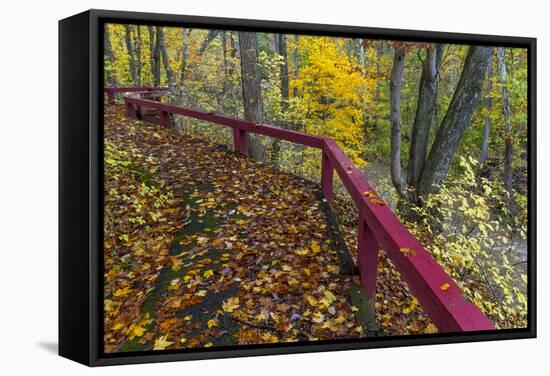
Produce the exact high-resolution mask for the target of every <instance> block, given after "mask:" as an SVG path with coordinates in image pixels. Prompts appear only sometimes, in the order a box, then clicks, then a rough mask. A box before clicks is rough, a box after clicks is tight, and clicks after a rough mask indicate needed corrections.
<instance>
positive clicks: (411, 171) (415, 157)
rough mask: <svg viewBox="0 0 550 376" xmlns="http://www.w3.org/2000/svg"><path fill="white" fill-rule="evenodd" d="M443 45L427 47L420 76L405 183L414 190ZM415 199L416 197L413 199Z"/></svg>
mask: <svg viewBox="0 0 550 376" xmlns="http://www.w3.org/2000/svg"><path fill="white" fill-rule="evenodd" d="M442 53H443V45H441V44H437V45H435V46H432V47H431V48H428V49H427V51H426V58H425V60H424V65H423V67H422V75H421V76H420V85H419V90H418V102H417V106H416V116H415V118H414V124H413V127H412V135H411V146H410V149H409V164H408V171H407V184H408V186H409V187H410V188H412V192H413V194H414V192H415V191H416V189H417V187H418V183H419V181H420V177H421V176H422V171H423V170H424V163H425V162H426V154H427V152H428V141H429V135H430V127H431V125H432V122H433V116H434V109H435V104H436V100H437V72H438V70H439V64H440V63H441V56H442ZM413 200H414V201H416V199H413Z"/></svg>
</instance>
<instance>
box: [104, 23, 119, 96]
mask: <svg viewBox="0 0 550 376" xmlns="http://www.w3.org/2000/svg"><path fill="white" fill-rule="evenodd" d="M108 27H109V25H108V24H105V26H104V29H103V53H104V55H105V59H106V60H107V61H108V62H109V64H111V66H113V65H114V64H115V55H114V54H113V47H112V46H111V38H110V35H109V29H108ZM105 78H106V79H107V83H108V84H109V85H110V86H111V87H117V79H116V77H115V75H114V74H113V73H112V72H111V70H109V69H105Z"/></svg>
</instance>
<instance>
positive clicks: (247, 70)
mask: <svg viewBox="0 0 550 376" xmlns="http://www.w3.org/2000/svg"><path fill="white" fill-rule="evenodd" d="M239 50H240V53H241V75H242V88H243V106H244V117H245V119H246V120H249V121H253V122H254V123H256V124H261V123H262V122H263V113H262V92H261V87H260V72H259V69H258V40H257V35H256V33H252V32H243V31H239ZM264 149H265V148H264V147H263V146H262V144H261V143H260V140H259V138H258V137H257V136H256V135H252V134H251V135H249V142H248V153H249V155H250V157H252V158H254V159H256V160H259V161H262V162H264V161H265V150H264Z"/></svg>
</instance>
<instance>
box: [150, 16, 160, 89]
mask: <svg viewBox="0 0 550 376" xmlns="http://www.w3.org/2000/svg"><path fill="white" fill-rule="evenodd" d="M156 28H159V27H158V26H156ZM149 34H150V35H151V40H153V39H154V43H150V46H151V58H152V61H153V63H152V65H151V67H152V69H153V72H152V73H153V86H154V87H159V86H160V41H159V38H158V35H157V37H156V38H155V37H154V35H155V33H154V29H153V26H150V28H149Z"/></svg>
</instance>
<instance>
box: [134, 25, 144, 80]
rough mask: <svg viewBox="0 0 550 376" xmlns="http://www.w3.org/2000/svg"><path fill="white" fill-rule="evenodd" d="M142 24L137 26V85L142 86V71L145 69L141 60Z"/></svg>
mask: <svg viewBox="0 0 550 376" xmlns="http://www.w3.org/2000/svg"><path fill="white" fill-rule="evenodd" d="M141 44H142V43H141V26H140V25H137V26H136V40H135V46H136V65H137V66H136V71H137V72H136V74H137V85H138V86H141V71H142V69H143V63H142V62H141Z"/></svg>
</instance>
